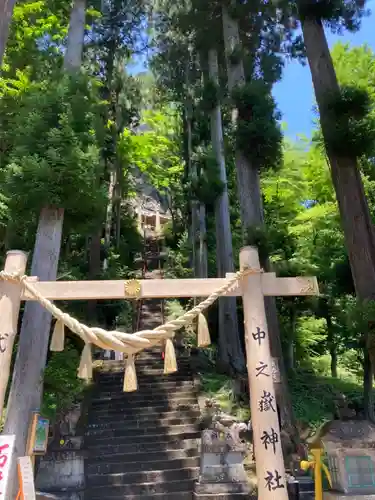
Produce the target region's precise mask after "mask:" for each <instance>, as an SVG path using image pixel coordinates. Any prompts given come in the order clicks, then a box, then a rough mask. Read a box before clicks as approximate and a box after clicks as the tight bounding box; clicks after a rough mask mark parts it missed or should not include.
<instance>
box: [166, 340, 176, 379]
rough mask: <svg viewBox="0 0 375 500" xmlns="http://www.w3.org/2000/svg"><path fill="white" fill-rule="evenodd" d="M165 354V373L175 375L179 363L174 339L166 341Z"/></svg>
mask: <svg viewBox="0 0 375 500" xmlns="http://www.w3.org/2000/svg"><path fill="white" fill-rule="evenodd" d="M164 352H165V356H164V373H175V372H176V371H177V361H176V351H175V349H174V345H173V340H172V339H167V340H166V342H165V351H164Z"/></svg>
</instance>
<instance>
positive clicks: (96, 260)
mask: <svg viewBox="0 0 375 500" xmlns="http://www.w3.org/2000/svg"><path fill="white" fill-rule="evenodd" d="M101 237H102V229H101V228H100V229H98V231H96V232H94V233H93V234H92V235H91V241H90V244H89V279H90V280H96V279H98V278H99V276H100V273H101V259H100V249H101ZM96 306H97V301H96V300H89V301H88V304H87V313H88V317H89V318H90V323H91V324H93V325H95V324H98V317H97V316H98V315H97V309H96Z"/></svg>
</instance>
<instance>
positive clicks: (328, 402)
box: [289, 369, 362, 434]
mask: <svg viewBox="0 0 375 500" xmlns="http://www.w3.org/2000/svg"><path fill="white" fill-rule="evenodd" d="M289 386H290V389H291V393H292V401H293V409H294V414H295V416H296V418H297V419H298V421H300V422H301V423H302V424H305V425H308V426H309V427H310V428H311V431H316V430H317V429H318V427H319V426H320V425H321V424H322V423H323V422H324V421H326V420H331V419H332V417H333V413H334V402H333V400H334V397H335V396H337V395H338V394H344V395H345V396H346V398H347V400H348V401H360V400H361V397H362V391H361V386H360V384H358V381H356V380H355V379H341V380H340V379H333V378H330V377H324V376H319V375H316V374H315V373H314V372H313V371H312V370H303V369H301V370H299V371H298V372H296V373H295V374H294V375H293V376H292V378H291V379H290V381H289ZM311 434H312V432H311Z"/></svg>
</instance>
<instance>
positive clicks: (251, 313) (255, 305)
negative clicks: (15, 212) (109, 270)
mask: <svg viewBox="0 0 375 500" xmlns="http://www.w3.org/2000/svg"><path fill="white" fill-rule="evenodd" d="M25 266H26V254H24V253H22V252H10V253H8V255H7V260H6V264H5V270H8V271H19V272H21V273H23V272H24V269H25ZM240 268H241V270H242V271H243V272H242V273H241V274H239V275H238V279H237V282H235V284H234V286H232V287H231V289H230V291H229V292H228V293H227V295H229V296H242V299H243V305H244V319H245V341H246V354H247V367H248V375H249V386H250V391H251V415H252V425H253V435H254V446H255V458H256V464H257V476H258V495H259V498H260V499H261V500H287V499H288V493H287V486H286V478H285V468H284V461H283V454H282V449H281V438H280V428H279V420H278V415H277V408H276V395H275V389H274V381H273V377H272V358H271V352H270V342H269V335H268V327H267V321H266V313H265V306H264V296H265V295H272V296H303V295H316V294H318V286H317V281H316V279H315V278H303V277H296V278H278V277H276V274H275V273H272V272H271V273H264V272H263V271H262V270H261V269H260V263H259V256H258V251H257V249H256V248H254V247H245V248H243V249H242V250H241V252H240ZM233 278H235V280H236V276H233V275H228V276H227V277H226V278H225V279H224V278H214V279H182V280H179V279H175V280H173V279H165V280H154V281H153V280H141V281H140V282H139V288H140V289H139V293H138V298H171V297H205V296H210V295H212V294H214V293H215V292H217V291H218V290H219V289H220V288H221V287H223V286H225V285H226V283H228V280H229V279H232V280H233ZM30 279H32V278H30ZM34 281H35V280H34ZM125 283H126V282H125V281H123V280H116V281H112V280H109V281H51V282H38V281H35V283H33V286H34V287H35V289H36V290H37V291H38V292H39V294H40V295H42V296H43V297H44V298H45V299H49V300H51V301H58V300H90V299H96V300H97V299H122V300H124V299H127V298H134V296H133V295H128V293H127V287H126V285H125ZM0 296H1V300H0V317H1V319H2V321H1V323H0V328H1V330H0V334H1V336H0V340H1V349H0V370H1V371H0V373H1V378H0V395H1V399H0V407H1V408H2V406H3V403H4V396H5V388H6V386H7V383H8V379H9V375H10V354H11V351H12V347H13V341H14V336H15V331H16V325H17V318H18V311H19V306H20V301H21V300H32V299H33V296H32V295H30V293H29V292H27V291H26V290H25V288H24V287H23V286H22V284H20V282H19V281H17V280H14V281H9V280H8V281H4V282H1V283H0ZM24 418H27V415H25V416H24Z"/></svg>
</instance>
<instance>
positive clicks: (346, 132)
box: [325, 86, 375, 157]
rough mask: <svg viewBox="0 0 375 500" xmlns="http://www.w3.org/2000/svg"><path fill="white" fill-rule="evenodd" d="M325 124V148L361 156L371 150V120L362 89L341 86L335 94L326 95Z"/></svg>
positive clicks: (374, 131)
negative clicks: (327, 124)
mask: <svg viewBox="0 0 375 500" xmlns="http://www.w3.org/2000/svg"><path fill="white" fill-rule="evenodd" d="M325 106H326V108H327V112H328V116H329V117H330V119H329V126H326V132H325V142H326V145H327V147H328V148H329V149H330V150H331V151H333V152H334V153H335V154H337V155H339V156H344V157H345V156H349V157H361V156H363V155H369V154H371V153H372V151H373V147H374V143H375V119H374V117H372V116H371V114H370V111H371V101H370V96H369V94H368V92H367V90H366V89H364V88H360V87H358V86H355V87H354V86H342V87H341V92H340V95H339V96H327V100H326V105H325Z"/></svg>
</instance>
